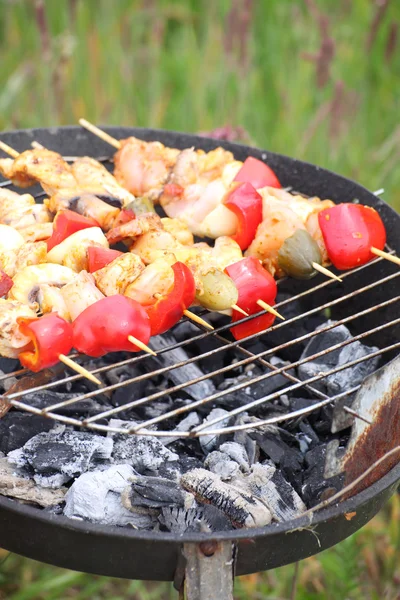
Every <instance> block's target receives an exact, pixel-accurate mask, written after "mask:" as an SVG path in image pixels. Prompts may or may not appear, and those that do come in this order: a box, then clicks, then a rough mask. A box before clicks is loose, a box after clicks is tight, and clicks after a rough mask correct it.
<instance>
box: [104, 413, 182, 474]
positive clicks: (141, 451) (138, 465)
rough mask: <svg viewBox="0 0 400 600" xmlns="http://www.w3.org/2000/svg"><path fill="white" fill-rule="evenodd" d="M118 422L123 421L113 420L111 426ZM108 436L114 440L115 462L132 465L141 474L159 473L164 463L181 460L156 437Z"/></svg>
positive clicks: (137, 435) (131, 423) (130, 424)
mask: <svg viewBox="0 0 400 600" xmlns="http://www.w3.org/2000/svg"><path fill="white" fill-rule="evenodd" d="M116 422H117V423H119V424H120V423H121V421H118V420H117V421H115V420H114V419H111V421H110V426H111V427H112V426H113V425H114V424H115V423H116ZM123 423H125V426H126V427H133V426H135V425H137V423H135V422H134V421H132V422H123ZM108 435H109V436H110V437H111V438H112V439H113V440H114V450H113V454H112V459H113V462H114V463H115V464H128V465H131V466H132V467H133V468H134V469H135V470H136V471H138V472H139V473H143V472H144V471H157V469H159V467H160V466H161V465H162V464H163V463H164V462H166V461H172V460H178V458H179V456H178V455H177V454H175V453H174V452H171V450H169V449H168V448H166V447H165V446H164V445H163V444H162V443H161V442H160V440H159V439H158V438H156V437H154V436H147V435H140V434H132V435H129V434H123V433H118V434H115V433H109V434H108Z"/></svg>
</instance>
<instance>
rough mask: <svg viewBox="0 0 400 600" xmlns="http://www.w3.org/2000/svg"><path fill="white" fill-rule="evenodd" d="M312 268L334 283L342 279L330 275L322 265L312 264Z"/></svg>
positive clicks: (332, 274) (333, 274) (330, 272)
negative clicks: (333, 280)
mask: <svg viewBox="0 0 400 600" xmlns="http://www.w3.org/2000/svg"><path fill="white" fill-rule="evenodd" d="M312 266H313V267H314V269H315V270H316V271H319V272H320V273H322V274H323V275H326V276H327V277H330V278H331V279H335V280H336V281H340V282H342V279H340V277H338V276H337V275H335V273H332V271H330V270H329V269H326V268H325V267H323V266H322V265H319V264H318V263H316V262H313V263H312Z"/></svg>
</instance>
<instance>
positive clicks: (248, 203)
mask: <svg viewBox="0 0 400 600" xmlns="http://www.w3.org/2000/svg"><path fill="white" fill-rule="evenodd" d="M224 204H225V206H226V207H227V208H229V210H231V211H232V212H234V213H235V215H236V216H237V219H238V226H237V230H236V233H235V235H232V236H231V238H232V239H233V240H235V242H237V243H238V244H239V246H240V249H241V250H246V248H248V247H249V246H250V244H251V242H252V241H253V240H254V238H255V235H256V231H257V227H258V226H259V224H260V223H261V221H262V198H261V196H260V194H259V193H258V192H257V190H256V189H254V187H253V186H252V185H251V183H241V184H239V185H237V186H236V187H235V188H234V189H233V190H232V192H230V193H229V194H228V196H227V197H226V198H225V201H224Z"/></svg>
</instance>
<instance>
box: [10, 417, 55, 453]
mask: <svg viewBox="0 0 400 600" xmlns="http://www.w3.org/2000/svg"><path fill="white" fill-rule="evenodd" d="M53 427H54V422H53V421H52V420H51V419H47V418H46V417H41V416H40V415H30V414H28V413H20V412H16V411H10V412H9V413H7V414H6V415H5V416H4V417H3V418H2V419H0V451H2V452H4V454H8V453H9V452H11V451H12V450H16V449H17V448H21V446H24V445H25V444H26V442H27V441H28V440H30V439H31V438H32V437H33V436H35V435H37V434H38V433H41V432H44V431H50V429H52V428H53Z"/></svg>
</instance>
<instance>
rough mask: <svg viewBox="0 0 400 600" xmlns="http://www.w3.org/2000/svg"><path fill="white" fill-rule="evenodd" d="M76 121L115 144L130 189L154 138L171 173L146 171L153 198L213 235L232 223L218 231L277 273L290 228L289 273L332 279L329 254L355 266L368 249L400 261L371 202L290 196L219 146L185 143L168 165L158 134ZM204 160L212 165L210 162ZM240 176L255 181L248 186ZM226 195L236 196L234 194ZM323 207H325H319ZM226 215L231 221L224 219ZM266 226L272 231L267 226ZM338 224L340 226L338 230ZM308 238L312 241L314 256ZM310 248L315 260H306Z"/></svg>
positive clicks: (262, 168)
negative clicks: (114, 132)
mask: <svg viewBox="0 0 400 600" xmlns="http://www.w3.org/2000/svg"><path fill="white" fill-rule="evenodd" d="M79 122H80V124H81V125H82V126H83V127H85V128H87V129H88V130H89V131H91V132H92V133H94V134H95V135H97V136H99V137H101V138H102V139H104V140H105V141H107V142H108V143H110V144H112V145H113V146H114V147H116V148H117V149H119V152H117V154H116V155H115V163H116V175H117V178H119V180H120V181H121V183H122V184H123V185H128V187H129V189H133V187H134V185H135V181H141V176H142V175H143V173H145V172H146V165H147V162H146V161H148V160H149V155H151V150H152V148H153V145H154V144H156V145H157V146H156V147H157V150H158V155H159V157H158V160H159V161H160V160H161V158H160V156H161V157H162V156H168V165H169V168H170V173H169V176H167V175H166V173H167V171H168V169H167V168H165V169H164V171H163V173H164V175H163V177H160V178H159V179H158V180H157V185H155V181H156V179H155V178H153V179H149V180H147V179H146V182H147V186H148V189H147V193H149V194H151V193H152V192H151V189H150V187H151V185H155V188H156V189H158V190H160V189H162V192H161V193H160V194H159V196H158V198H159V200H160V203H161V205H162V206H163V208H164V210H166V212H167V214H168V215H169V216H173V217H176V216H179V217H180V218H183V219H184V220H185V221H186V222H187V223H188V225H189V228H191V227H193V231H194V232H195V233H197V234H198V235H208V236H209V237H218V235H220V234H221V233H220V232H216V230H215V227H217V228H218V227H228V229H229V227H234V230H233V231H231V232H229V233H228V232H227V231H224V233H225V234H226V235H229V234H232V233H234V231H235V230H236V236H235V238H236V240H237V241H238V242H239V243H240V245H241V247H242V249H243V250H244V249H246V247H249V246H250V247H249V248H248V251H247V253H246V254H247V255H255V256H257V255H259V254H261V255H262V257H261V260H262V261H263V262H264V261H266V262H265V266H267V267H268V266H269V265H270V267H271V268H270V270H271V272H272V273H275V272H278V274H279V271H280V272H281V274H282V271H283V269H282V266H280V265H279V264H278V261H277V258H278V257H277V254H278V252H279V249H280V248H281V247H282V245H283V244H284V242H285V241H286V239H287V238H288V237H291V236H292V235H293V234H295V233H296V237H295V239H294V241H293V240H291V241H290V242H288V244H286V246H285V248H284V249H283V251H282V253H281V257H280V261H279V262H280V263H281V265H282V264H284V265H285V267H286V268H285V269H284V272H285V273H287V274H290V275H293V276H300V277H302V278H303V277H310V276H312V275H314V274H315V271H320V272H322V273H324V274H325V275H327V276H329V277H332V278H333V279H338V277H337V276H335V275H334V274H332V273H331V272H330V271H329V270H327V269H326V268H325V267H324V266H323V265H324V264H325V263H327V259H329V260H330V261H331V262H332V263H333V264H334V265H335V266H338V265H344V267H343V268H352V267H355V266H359V265H360V264H364V263H365V262H368V261H369V260H371V259H372V258H373V257H374V256H380V257H382V258H385V259H387V260H390V261H392V262H394V263H396V264H400V259H399V258H398V257H393V256H392V255H390V254H388V253H386V252H384V251H383V247H384V243H385V239H386V237H385V236H384V235H383V231H384V227H383V223H382V222H381V220H380V218H379V215H377V213H376V211H374V209H372V208H370V207H362V208H354V207H353V208H350V207H351V206H354V205H351V204H343V205H338V206H339V207H340V208H336V207H335V206H334V204H333V202H331V201H328V200H324V201H321V200H320V199H319V198H312V199H310V200H308V199H305V198H303V197H301V196H293V195H292V194H288V193H287V192H285V191H284V190H281V189H280V188H281V184H280V182H279V180H278V178H277V177H276V175H275V173H274V172H273V171H272V170H271V169H270V168H269V167H268V166H267V165H266V164H264V163H263V162H262V161H259V160H257V159H255V158H253V157H248V158H247V159H246V161H245V162H244V163H240V161H234V160H233V156H232V154H231V153H229V152H227V151H225V150H223V149H222V148H217V149H216V150H215V151H211V152H209V153H204V152H203V151H201V150H198V151H195V150H193V149H186V150H183V151H181V152H178V153H177V154H175V156H176V161H175V163H174V165H173V166H172V167H171V164H170V163H171V160H172V159H171V156H172V155H171V153H170V152H169V151H170V150H171V149H167V148H166V147H164V146H163V145H162V144H159V143H158V142H151V143H149V142H143V141H141V140H137V139H136V138H128V139H126V140H121V141H119V140H116V139H115V138H112V137H111V136H109V135H108V134H104V132H102V131H101V130H100V129H98V128H97V127H95V126H94V125H92V124H91V123H89V122H88V121H86V120H85V119H80V121H79ZM145 157H146V158H145ZM165 165H166V163H165ZM209 165H212V168H211V167H210V166H209ZM149 182H150V183H149ZM232 184H233V185H232ZM246 184H248V185H250V186H252V188H254V189H251V188H250V189H249V188H248V187H247V188H246V187H245V186H246ZM209 186H212V188H210V187H209ZM210 190H211V191H210ZM256 190H258V191H259V192H260V194H261V195H262V197H263V198H262V199H263V210H262V213H261V214H260V209H259V208H258V209H257V202H256V200H255V198H254V192H255V193H257V192H256ZM141 192H142V193H146V190H145V189H141ZM208 192H210V193H208ZM232 196H236V199H235V198H234V199H233V202H232ZM241 196H242V198H241ZM243 196H244V197H245V198H244V199H243ZM249 196H250V198H251V196H253V202H251V201H250V202H249ZM275 200H279V201H280V202H281V206H277V204H276V202H275ZM229 206H230V209H231V210H232V209H233V211H234V215H236V217H237V218H238V221H237V222H236V223H235V222H234V219H233V218H232V213H231V215H230V216H228V215H227V214H226V207H229ZM328 208H329V209H330V211H328V212H323V211H326V209H328ZM285 209H288V210H289V211H291V212H289V213H287V215H286V216H287V217H288V221H289V223H288V224H286V223H285V215H284V214H281V215H280V216H279V214H278V215H277V214H276V213H277V211H278V213H279V212H281V213H282V212H284V211H285ZM216 210H224V212H223V217H224V218H220V219H219V220H218V219H210V222H211V229H210V228H208V225H206V226H205V227H204V229H202V227H203V225H204V223H206V220H207V218H208V216H210V215H217V214H219V213H216V212H215V211H216ZM171 211H172V212H171ZM292 213H294V214H292ZM257 215H258V216H257ZM322 215H323V216H322ZM296 216H297V219H296ZM221 217H222V214H221ZM331 218H332V219H334V218H336V220H335V225H334V226H333V224H332V222H331V223H329V220H330V219H331ZM257 220H258V222H257ZM295 221H297V223H296V222H295ZM207 223H208V221H207ZM228 223H229V224H230V225H227V224H228ZM286 225H288V229H289V232H290V229H292V231H291V233H290V235H286V234H285V229H287V227H286ZM257 227H258V229H257ZM271 227H272V230H273V231H272V233H271V232H270V231H269V230H270V229H271ZM337 227H339V230H340V231H341V234H340V235H339V236H338V229H337ZM298 229H303V230H306V231H307V233H308V234H309V235H307V234H298V233H297V230H298ZM335 232H336V233H335ZM238 233H239V234H240V238H241V239H239V237H238ZM285 235H286V237H284V236H285ZM249 240H250V243H249ZM312 240H314V241H315V242H316V243H317V244H318V247H319V249H320V251H321V256H320V257H319V255H318V250H317V248H316V246H315V244H313V243H312ZM260 246H261V248H260ZM291 249H293V250H295V252H299V251H300V254H303V253H304V254H305V256H304V260H303V261H300V264H299V261H298V264H295V265H294V267H293V268H292V266H291V265H290V264H289V262H290V261H289V258H290V257H291V256H295V252H294V251H293V252H292V251H291ZM338 254H340V255H341V256H342V258H341V259H338V258H337V255H338ZM269 255H271V256H269ZM343 255H344V260H343ZM313 256H316V257H318V258H319V259H320V260H319V261H318V260H312V257H313ZM310 259H311V262H310ZM301 262H303V264H301ZM320 263H322V264H320ZM338 268H341V267H338Z"/></svg>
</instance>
